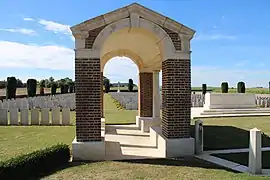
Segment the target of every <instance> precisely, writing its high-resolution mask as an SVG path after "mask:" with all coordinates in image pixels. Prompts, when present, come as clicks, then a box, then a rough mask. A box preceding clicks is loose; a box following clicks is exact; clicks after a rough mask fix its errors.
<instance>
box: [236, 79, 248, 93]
mask: <svg viewBox="0 0 270 180" xmlns="http://www.w3.org/2000/svg"><path fill="white" fill-rule="evenodd" d="M237 92H238V93H245V92H246V87H245V83H244V82H242V81H241V82H238V83H237Z"/></svg>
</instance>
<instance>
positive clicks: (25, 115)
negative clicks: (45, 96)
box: [20, 109, 29, 126]
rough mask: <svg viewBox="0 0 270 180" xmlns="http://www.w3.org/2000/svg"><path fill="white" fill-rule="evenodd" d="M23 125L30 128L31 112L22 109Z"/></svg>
mask: <svg viewBox="0 0 270 180" xmlns="http://www.w3.org/2000/svg"><path fill="white" fill-rule="evenodd" d="M20 112H21V113H20V114H21V125H23V126H28V125H29V110H28V109H21V110H20Z"/></svg>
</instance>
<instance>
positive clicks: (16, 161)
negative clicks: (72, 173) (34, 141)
mask: <svg viewBox="0 0 270 180" xmlns="http://www.w3.org/2000/svg"><path fill="white" fill-rule="evenodd" d="M69 160H70V150H69V147H68V145H66V144H58V145H54V146H52V147H49V148H45V149H42V150H38V151H35V152H32V153H30V154H26V155H21V156H17V157H15V158H12V159H10V160H7V161H4V162H0V179H3V180H4V179H22V180H23V179H29V178H37V177H39V176H44V175H46V174H47V173H50V172H52V171H53V170H56V169H58V168H59V167H61V166H64V165H66V164H68V162H69Z"/></svg>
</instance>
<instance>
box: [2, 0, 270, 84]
mask: <svg viewBox="0 0 270 180" xmlns="http://www.w3.org/2000/svg"><path fill="white" fill-rule="evenodd" d="M133 2H137V3H140V4H142V5H144V6H146V7H148V8H150V9H152V10H154V11H157V12H159V13H161V14H163V15H165V16H168V17H170V18H172V19H174V20H176V21H178V22H180V23H182V24H184V25H186V26H188V27H190V28H192V29H194V30H196V34H195V36H194V39H193V40H192V42H191V48H192V56H191V57H192V86H201V84H202V83H206V84H208V86H220V83H221V82H222V81H227V82H228V83H229V85H230V86H234V87H235V86H236V83H237V82H238V81H244V82H246V86H248V87H255V86H263V87H268V82H269V81H270V68H269V67H270V33H269V32H270V21H269V19H270V1H269V0H258V1H245V0H237V1H235V0H218V1H216V0H205V1H198V0H144V1H143V0H142V1H129V0H98V1H96V0H79V1H74V0H57V1H55V0H47V1H36V0H24V1H16V0H1V3H0V67H1V70H0V79H1V80H4V79H6V77H7V76H16V77H18V78H19V79H22V80H23V81H25V80H27V79H28V78H36V79H38V80H39V79H44V78H49V77H50V76H53V77H54V78H55V79H58V78H63V77H71V78H72V79H74V50H73V49H74V38H73V37H72V34H71V31H70V29H69V28H70V26H73V25H76V24H78V23H80V22H82V21H85V20H87V19H90V18H93V17H96V16H98V15H101V14H105V13H107V12H109V11H112V10H115V9H117V8H121V7H122V6H126V5H129V4H131V3H133ZM104 73H105V75H106V76H107V77H109V78H110V79H111V81H112V82H117V81H121V82H125V81H128V79H129V78H132V79H133V80H134V81H135V83H136V82H137V81H138V69H137V66H136V65H135V64H134V63H133V62H132V61H131V60H129V59H125V58H118V57H116V58H114V59H113V60H110V61H109V62H108V63H107V64H106V66H105V70H104Z"/></svg>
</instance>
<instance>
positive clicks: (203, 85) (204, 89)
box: [202, 84, 207, 94]
mask: <svg viewBox="0 0 270 180" xmlns="http://www.w3.org/2000/svg"><path fill="white" fill-rule="evenodd" d="M206 91H207V86H206V84H202V93H203V94H206Z"/></svg>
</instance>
